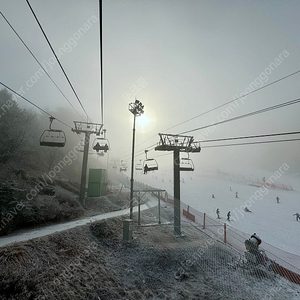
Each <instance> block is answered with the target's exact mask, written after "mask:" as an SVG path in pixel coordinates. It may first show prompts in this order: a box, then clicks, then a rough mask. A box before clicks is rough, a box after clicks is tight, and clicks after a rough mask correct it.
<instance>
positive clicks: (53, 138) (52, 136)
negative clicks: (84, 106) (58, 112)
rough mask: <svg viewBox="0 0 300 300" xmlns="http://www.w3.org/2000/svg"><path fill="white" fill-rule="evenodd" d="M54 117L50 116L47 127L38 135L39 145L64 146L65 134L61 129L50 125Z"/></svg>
mask: <svg viewBox="0 0 300 300" xmlns="http://www.w3.org/2000/svg"><path fill="white" fill-rule="evenodd" d="M54 119H55V118H54V117H50V125H49V129H47V130H45V131H44V132H43V134H42V135H41V137H40V146H47V147H64V146H65V144H66V135H65V133H64V132H63V131H62V130H59V129H52V128H51V125H52V122H53V120H54Z"/></svg>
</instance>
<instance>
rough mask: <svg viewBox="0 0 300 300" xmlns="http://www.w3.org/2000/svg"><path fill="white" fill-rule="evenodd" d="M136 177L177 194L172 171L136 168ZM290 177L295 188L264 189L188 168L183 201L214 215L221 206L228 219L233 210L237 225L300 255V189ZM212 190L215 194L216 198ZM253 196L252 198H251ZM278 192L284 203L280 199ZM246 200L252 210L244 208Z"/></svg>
mask: <svg viewBox="0 0 300 300" xmlns="http://www.w3.org/2000/svg"><path fill="white" fill-rule="evenodd" d="M127 173H128V174H126V175H128V176H129V172H127ZM270 175H271V174H270ZM266 178H269V177H268V176H266ZM135 180H137V181H142V182H144V183H146V184H148V185H151V186H153V187H157V188H162V189H165V190H167V191H168V193H170V194H171V195H173V182H172V174H171V173H166V172H165V173H164V172H153V173H149V174H147V175H143V174H142V173H141V172H135ZM282 180H283V179H282ZM286 180H287V179H285V181H283V182H284V183H286V184H290V185H291V186H293V189H294V191H286V190H281V189H272V188H270V189H267V190H264V193H262V192H261V191H259V188H258V187H253V186H247V185H245V184H244V183H243V182H242V181H240V182H239V180H238V179H237V178H234V177H230V176H228V177H226V178H222V177H221V176H218V175H217V173H216V172H215V173H203V174H196V172H185V173H182V174H181V181H184V182H182V183H181V201H183V202H185V203H186V204H188V205H190V206H191V207H193V208H195V209H197V210H198V211H200V212H206V213H207V214H208V215H210V216H212V217H216V213H215V211H216V209H217V208H219V209H220V213H221V217H222V220H224V222H225V220H226V215H227V212H228V211H231V215H232V217H233V218H235V219H236V221H235V222H233V223H232V226H233V227H235V228H237V229H239V230H241V231H243V232H245V233H248V234H252V233H253V232H256V233H257V234H258V235H259V236H260V237H261V238H262V239H263V241H265V242H268V243H270V244H271V245H274V246H275V247H277V248H279V249H282V250H284V251H287V252H289V253H293V254H296V255H300V240H299V232H300V222H297V221H296V220H295V216H293V214H295V213H296V212H298V213H300V192H299V190H298V191H297V188H298V187H297V186H295V182H287V181H286ZM230 188H231V190H232V191H230ZM235 192H238V196H239V198H235ZM212 194H214V196H215V198H212ZM251 196H252V198H251V199H252V200H253V201H252V202H250V201H249V198H250V197H251ZM277 196H278V197H279V198H280V200H279V201H280V203H277V201H276V197H277ZM246 201H247V203H246ZM245 203H246V205H247V206H248V208H249V209H250V210H251V213H245V212H244V211H243V205H245ZM249 203H250V205H249ZM241 207H242V209H240V208H241Z"/></svg>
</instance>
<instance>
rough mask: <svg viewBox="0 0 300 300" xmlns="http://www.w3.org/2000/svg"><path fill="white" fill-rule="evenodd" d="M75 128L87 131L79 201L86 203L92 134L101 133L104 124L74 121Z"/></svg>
mask: <svg viewBox="0 0 300 300" xmlns="http://www.w3.org/2000/svg"><path fill="white" fill-rule="evenodd" d="M74 124H75V128H72V131H73V132H76V133H77V134H81V133H85V137H84V150H83V161H82V171H81V183H80V194H79V202H80V203H81V204H82V205H83V206H84V205H85V198H84V196H85V186H86V170H87V163H88V155H89V145H90V135H91V134H96V135H98V136H99V135H100V132H101V129H102V127H103V124H96V123H87V122H78V121H74Z"/></svg>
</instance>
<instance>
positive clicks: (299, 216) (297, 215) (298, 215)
mask: <svg viewBox="0 0 300 300" xmlns="http://www.w3.org/2000/svg"><path fill="white" fill-rule="evenodd" d="M293 216H296V221H299V220H300V214H299V213H295V214H293Z"/></svg>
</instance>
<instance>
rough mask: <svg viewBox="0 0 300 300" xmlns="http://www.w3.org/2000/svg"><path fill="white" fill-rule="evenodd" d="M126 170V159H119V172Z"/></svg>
mask: <svg viewBox="0 0 300 300" xmlns="http://www.w3.org/2000/svg"><path fill="white" fill-rule="evenodd" d="M126 171H127V161H123V160H121V165H120V172H126Z"/></svg>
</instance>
